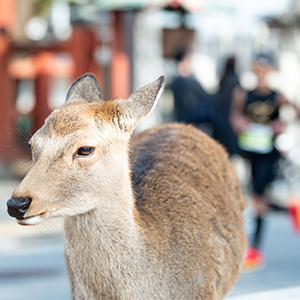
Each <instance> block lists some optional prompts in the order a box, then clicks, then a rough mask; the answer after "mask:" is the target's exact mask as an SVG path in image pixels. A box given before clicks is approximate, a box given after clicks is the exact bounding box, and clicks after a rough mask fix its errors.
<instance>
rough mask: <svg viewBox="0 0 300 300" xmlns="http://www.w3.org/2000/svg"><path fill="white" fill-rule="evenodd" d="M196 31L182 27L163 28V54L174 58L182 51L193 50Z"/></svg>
mask: <svg viewBox="0 0 300 300" xmlns="http://www.w3.org/2000/svg"><path fill="white" fill-rule="evenodd" d="M194 37H195V31H194V30H193V29H189V28H185V27H181V28H177V29H163V56H164V57H165V58H174V57H175V55H176V54H177V53H178V52H179V51H181V50H186V51H191V50H192V48H193V44H194Z"/></svg>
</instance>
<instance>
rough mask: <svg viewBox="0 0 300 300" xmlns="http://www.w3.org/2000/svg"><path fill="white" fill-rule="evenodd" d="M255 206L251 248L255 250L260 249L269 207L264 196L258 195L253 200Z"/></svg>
mask: <svg viewBox="0 0 300 300" xmlns="http://www.w3.org/2000/svg"><path fill="white" fill-rule="evenodd" d="M253 206H254V211H255V228H254V234H253V238H252V241H251V246H252V247H253V248H255V249H260V246H261V240H262V233H263V231H264V224H265V220H264V216H265V214H266V213H267V211H268V205H267V201H266V199H265V198H264V196H263V195H261V194H256V195H254V198H253Z"/></svg>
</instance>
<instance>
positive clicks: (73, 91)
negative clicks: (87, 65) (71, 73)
mask: <svg viewBox="0 0 300 300" xmlns="http://www.w3.org/2000/svg"><path fill="white" fill-rule="evenodd" d="M74 100H85V101H87V102H99V101H103V96H102V91H101V88H100V86H99V83H98V81H97V79H96V77H95V75H93V74H90V73H87V74H84V75H82V76H81V77H79V78H78V79H76V80H75V81H74V82H73V83H72V85H71V86H70V88H69V90H68V92H67V96H66V102H69V101H74Z"/></svg>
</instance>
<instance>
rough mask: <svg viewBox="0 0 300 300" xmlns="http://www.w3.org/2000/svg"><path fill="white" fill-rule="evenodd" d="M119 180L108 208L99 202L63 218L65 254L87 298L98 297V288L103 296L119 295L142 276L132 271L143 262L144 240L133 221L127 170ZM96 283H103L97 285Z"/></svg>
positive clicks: (116, 297) (132, 202)
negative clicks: (92, 206)
mask: <svg viewBox="0 0 300 300" xmlns="http://www.w3.org/2000/svg"><path fill="white" fill-rule="evenodd" d="M118 181H119V182H120V184H119V185H118V186H116V187H115V189H116V194H117V195H118V196H116V195H115V196H114V195H111V197H114V199H107V201H109V202H110V203H112V204H111V205H110V207H109V208H107V209H106V208H105V209H103V207H101V206H99V207H96V208H95V209H93V210H91V211H89V212H88V213H86V214H82V215H77V216H72V217H67V218H66V219H65V234H66V254H67V256H68V259H69V261H70V265H71V268H72V271H73V272H74V276H75V280H76V282H77V284H78V286H81V289H82V290H83V291H85V293H86V298H87V299H98V298H99V297H100V296H99V295H97V292H96V291H97V290H102V291H106V292H105V293H106V294H105V299H119V298H118V296H117V295H118V293H119V292H120V293H121V291H122V290H123V291H124V288H125V290H127V293H128V294H131V289H132V286H134V285H135V283H136V282H138V281H139V280H141V279H138V278H136V276H135V273H133V272H131V270H139V269H141V268H142V267H141V266H142V265H143V264H144V263H143V260H144V259H143V256H144V251H143V250H142V249H143V245H144V242H143V239H142V234H141V231H140V228H139V226H138V224H137V222H136V213H135V208H134V207H135V206H134V198H133V194H132V189H131V182H130V177H129V172H128V176H123V178H119V180H118ZM95 262H97V264H95ZM86 270H90V271H89V272H86ZM137 273H139V272H137ZM112 274H113V275H112ZM99 282H100V283H99ZM129 283H130V284H129ZM99 284H101V285H103V287H102V288H100V289H99ZM93 291H94V292H93ZM89 293H91V294H89ZM102 296H103V295H102Z"/></svg>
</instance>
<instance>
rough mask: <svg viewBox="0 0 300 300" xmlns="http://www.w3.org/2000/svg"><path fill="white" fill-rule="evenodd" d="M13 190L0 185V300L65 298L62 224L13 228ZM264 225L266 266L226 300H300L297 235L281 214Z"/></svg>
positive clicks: (245, 276) (247, 277)
mask: <svg viewBox="0 0 300 300" xmlns="http://www.w3.org/2000/svg"><path fill="white" fill-rule="evenodd" d="M5 189H6V192H5ZM11 190H12V189H11V188H9V186H8V185H7V187H6V188H4V187H3V186H2V189H1V186H0V299H1V300H64V299H69V298H70V297H69V282H68V276H67V271H66V267H65V262H64V256H63V251H64V250H63V249H64V241H63V236H62V233H61V232H62V231H61V229H62V226H61V221H60V220H57V221H47V222H45V223H43V224H42V225H41V226H39V227H37V228H36V227H25V228H24V227H20V226H18V225H16V224H15V222H14V221H12V220H11V219H9V218H8V217H7V216H6V212H5V206H4V204H5V200H6V198H7V197H9V195H7V193H10V192H11ZM4 194H6V195H4ZM267 223H268V228H267V233H266V237H265V243H264V249H265V253H266V256H267V265H266V268H265V269H264V270H262V271H260V272H256V273H250V274H241V277H240V279H239V280H238V282H237V283H236V285H235V287H234V289H233V290H232V291H231V293H230V294H229V296H228V300H229V299H230V300H253V299H255V300H262V299H263V300H296V299H297V300H299V299H300V257H299V256H300V255H299V253H300V235H296V234H295V233H294V232H293V231H292V229H291V226H290V222H289V220H288V218H287V217H286V216H285V215H281V214H278V213H277V214H271V215H270V216H269V218H268V222H267Z"/></svg>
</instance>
